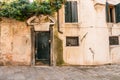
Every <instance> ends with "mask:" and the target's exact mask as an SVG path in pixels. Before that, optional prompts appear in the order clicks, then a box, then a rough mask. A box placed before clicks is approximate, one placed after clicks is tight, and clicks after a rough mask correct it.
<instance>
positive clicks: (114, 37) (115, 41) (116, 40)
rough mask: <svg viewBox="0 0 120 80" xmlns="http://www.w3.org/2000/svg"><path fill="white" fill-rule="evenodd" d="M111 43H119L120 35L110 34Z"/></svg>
mask: <svg viewBox="0 0 120 80" xmlns="http://www.w3.org/2000/svg"><path fill="white" fill-rule="evenodd" d="M109 44H110V45H119V37H118V36H110V37H109Z"/></svg>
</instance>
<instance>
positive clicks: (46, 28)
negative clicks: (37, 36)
mask: <svg viewBox="0 0 120 80" xmlns="http://www.w3.org/2000/svg"><path fill="white" fill-rule="evenodd" d="M49 26H50V23H41V24H38V25H34V30H35V31H49Z"/></svg>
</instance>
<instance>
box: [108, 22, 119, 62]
mask: <svg viewBox="0 0 120 80" xmlns="http://www.w3.org/2000/svg"><path fill="white" fill-rule="evenodd" d="M108 28H109V36H118V37H119V43H120V23H117V24H116V23H108ZM109 48H110V60H111V63H120V44H119V45H110V46H109Z"/></svg>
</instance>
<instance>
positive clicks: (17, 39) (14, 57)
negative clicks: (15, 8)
mask: <svg viewBox="0 0 120 80" xmlns="http://www.w3.org/2000/svg"><path fill="white" fill-rule="evenodd" d="M0 28H1V36H0V37H1V41H0V45H1V47H0V49H1V53H0V64H1V65H30V62H31V38H30V37H31V36H30V27H28V26H26V23H24V22H18V21H15V20H12V19H6V18H2V21H1V22H0Z"/></svg>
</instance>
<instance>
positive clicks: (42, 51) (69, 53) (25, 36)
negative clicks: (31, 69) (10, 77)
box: [0, 0, 120, 65]
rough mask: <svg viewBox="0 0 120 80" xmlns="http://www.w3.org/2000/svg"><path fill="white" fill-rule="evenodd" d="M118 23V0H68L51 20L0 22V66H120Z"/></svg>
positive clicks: (47, 17) (2, 20) (44, 17)
mask: <svg viewBox="0 0 120 80" xmlns="http://www.w3.org/2000/svg"><path fill="white" fill-rule="evenodd" d="M119 22H120V1H119V0H107V1H106V0H67V1H66V4H65V5H63V6H62V8H61V9H60V10H59V11H58V12H57V13H56V15H55V17H54V18H53V17H50V16H33V17H31V18H30V19H28V20H27V21H26V22H19V21H16V20H12V19H6V18H1V21H0V32H1V34H0V35H1V36H0V64H1V65H102V64H115V63H117V64H119V63H120V23H119Z"/></svg>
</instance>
